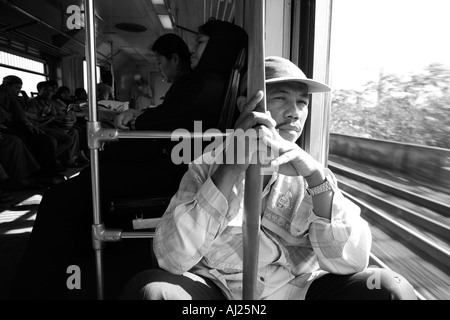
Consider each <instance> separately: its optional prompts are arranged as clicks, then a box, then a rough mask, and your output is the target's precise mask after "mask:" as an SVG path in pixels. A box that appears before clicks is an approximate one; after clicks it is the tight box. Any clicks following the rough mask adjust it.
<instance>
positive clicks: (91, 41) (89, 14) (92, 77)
mask: <svg viewBox="0 0 450 320" xmlns="http://www.w3.org/2000/svg"><path fill="white" fill-rule="evenodd" d="M85 5H86V6H85V14H86V62H87V77H88V81H87V83H88V94H89V99H88V105H89V122H90V125H91V127H95V124H96V123H97V94H96V93H97V86H96V79H97V76H96V66H97V50H96V48H97V47H96V43H95V22H94V17H95V12H94V0H85ZM88 139H89V137H88ZM90 154H91V177H92V178H91V179H92V202H93V215H94V216H93V218H94V225H100V224H101V212H100V185H99V162H98V161H99V159H98V148H92V149H91V150H90ZM93 243H96V242H95V241H94V238H93ZM94 250H95V263H96V274H97V298H98V299H99V300H103V298H104V287H103V259H102V258H103V257H102V248H101V245H94Z"/></svg>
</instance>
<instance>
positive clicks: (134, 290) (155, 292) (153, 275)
mask: <svg viewBox="0 0 450 320" xmlns="http://www.w3.org/2000/svg"><path fill="white" fill-rule="evenodd" d="M170 276H171V275H170V274H168V273H167V272H166V271H163V270H159V269H155V270H146V271H142V272H140V273H139V274H137V275H136V276H134V277H133V278H132V279H131V280H130V281H129V282H128V283H127V285H126V286H125V288H124V290H123V291H122V293H121V295H120V299H123V300H179V299H181V297H180V296H179V293H180V290H177V288H179V286H178V285H177V284H174V283H171V281H168V279H167V277H170Z"/></svg>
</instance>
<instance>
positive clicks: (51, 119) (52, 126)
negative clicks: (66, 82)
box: [25, 81, 78, 156]
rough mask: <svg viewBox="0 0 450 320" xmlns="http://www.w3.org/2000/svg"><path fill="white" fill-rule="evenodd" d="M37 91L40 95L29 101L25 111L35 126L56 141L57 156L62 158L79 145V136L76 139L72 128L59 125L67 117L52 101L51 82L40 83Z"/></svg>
mask: <svg viewBox="0 0 450 320" xmlns="http://www.w3.org/2000/svg"><path fill="white" fill-rule="evenodd" d="M37 90H38V95H37V96H36V97H34V98H31V99H30V100H28V102H27V105H26V109H25V111H26V112H27V116H28V118H29V119H30V120H31V121H32V122H33V123H34V124H35V125H37V126H39V128H40V129H41V130H42V131H44V132H45V133H46V134H47V135H49V136H52V137H53V138H55V139H56V141H57V148H56V155H57V156H60V155H62V153H63V152H65V151H67V150H69V148H73V147H74V145H76V144H77V143H78V136H76V137H75V135H74V134H71V133H72V131H71V130H70V128H66V127H60V125H59V121H60V120H64V119H65V115H63V114H61V110H60V108H59V107H58V106H57V102H56V101H53V100H52V99H51V98H52V96H53V85H52V84H51V83H50V82H47V81H42V82H39V83H38V85H37ZM68 131H70V132H68Z"/></svg>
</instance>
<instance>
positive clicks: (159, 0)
mask: <svg viewBox="0 0 450 320" xmlns="http://www.w3.org/2000/svg"><path fill="white" fill-rule="evenodd" d="M152 3H153V4H162V5H164V4H165V3H164V0H152Z"/></svg>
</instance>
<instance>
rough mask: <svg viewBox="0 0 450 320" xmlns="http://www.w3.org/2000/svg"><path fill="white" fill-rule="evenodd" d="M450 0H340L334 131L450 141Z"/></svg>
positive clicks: (335, 34)
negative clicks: (448, 15)
mask: <svg viewBox="0 0 450 320" xmlns="http://www.w3.org/2000/svg"><path fill="white" fill-rule="evenodd" d="M449 10H450V2H449V1H447V0H430V1H427V2H426V3H425V2H423V1H420V0H414V1H411V0H398V1H388V0H381V1H380V0H366V1H360V0H350V1H334V3H333V25H332V38H331V39H332V51H331V59H332V86H333V88H334V92H333V101H332V119H331V132H332V133H340V134H347V135H352V136H359V137H366V138H377V139H385V140H391V141H398V142H405V143H415V144H420V145H428V146H433V147H441V148H450V140H449V139H448V134H449V133H450V132H449V131H448V128H449V125H450V116H449V107H448V106H449V105H450V95H449V89H448V88H449V87H450V42H449V41H447V40H446V39H447V38H448V34H447V33H448V30H450V20H449V19H448V17H447V13H448V12H449Z"/></svg>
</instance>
